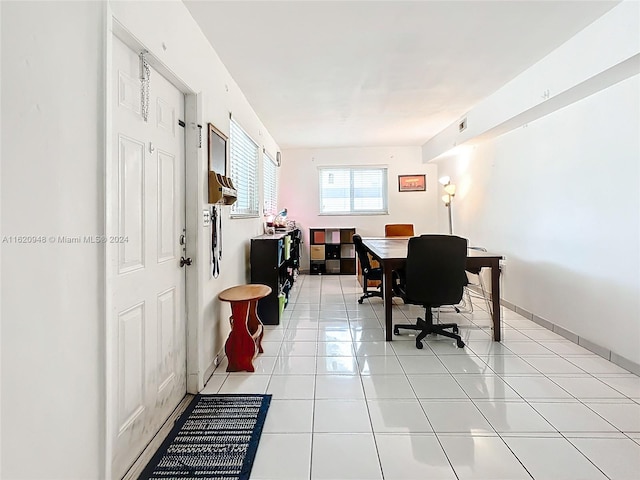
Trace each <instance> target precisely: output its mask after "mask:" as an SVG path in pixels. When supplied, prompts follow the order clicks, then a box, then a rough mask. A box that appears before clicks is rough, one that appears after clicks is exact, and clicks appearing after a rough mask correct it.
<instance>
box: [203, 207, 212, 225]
mask: <svg viewBox="0 0 640 480" xmlns="http://www.w3.org/2000/svg"><path fill="white" fill-rule="evenodd" d="M209 225H211V212H210V211H209V209H207V210H203V211H202V226H204V227H208V226H209Z"/></svg>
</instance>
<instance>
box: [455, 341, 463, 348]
mask: <svg viewBox="0 0 640 480" xmlns="http://www.w3.org/2000/svg"><path fill="white" fill-rule="evenodd" d="M456 343H457V345H458V348H464V342H463V341H462V340H456Z"/></svg>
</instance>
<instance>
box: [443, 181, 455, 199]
mask: <svg viewBox="0 0 640 480" xmlns="http://www.w3.org/2000/svg"><path fill="white" fill-rule="evenodd" d="M444 191H445V192H447V193H448V194H449V195H451V196H452V197H453V196H454V195H455V194H456V186H455V185H454V184H453V183H449V184H447V185H445V186H444Z"/></svg>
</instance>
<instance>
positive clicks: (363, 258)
mask: <svg viewBox="0 0 640 480" xmlns="http://www.w3.org/2000/svg"><path fill="white" fill-rule="evenodd" d="M353 245H354V246H355V247H356V253H357V254H358V259H359V260H360V268H362V271H363V272H365V273H367V272H368V271H369V270H371V262H369V254H368V253H367V249H366V248H364V245H363V244H362V237H361V236H360V235H358V234H357V233H356V234H355V235H354V236H353Z"/></svg>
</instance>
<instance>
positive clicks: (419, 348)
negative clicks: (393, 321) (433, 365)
mask: <svg viewBox="0 0 640 480" xmlns="http://www.w3.org/2000/svg"><path fill="white" fill-rule="evenodd" d="M423 347H424V345H422V340H416V348H417V349H418V350H422V348H423Z"/></svg>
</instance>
